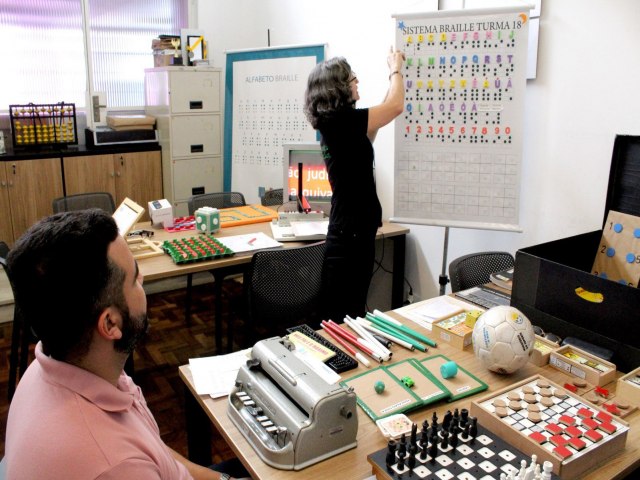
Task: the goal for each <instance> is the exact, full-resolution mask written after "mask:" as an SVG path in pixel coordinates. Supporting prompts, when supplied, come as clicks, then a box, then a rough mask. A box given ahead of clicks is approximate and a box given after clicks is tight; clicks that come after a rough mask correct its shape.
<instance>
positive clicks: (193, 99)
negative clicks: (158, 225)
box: [145, 67, 222, 216]
mask: <svg viewBox="0 0 640 480" xmlns="http://www.w3.org/2000/svg"><path fill="white" fill-rule="evenodd" d="M220 95H221V71H220V69H219V68H211V67H159V68H149V69H146V70H145V101H146V109H145V110H146V113H147V114H148V115H153V116H154V117H156V120H157V129H158V136H159V140H160V145H161V146H162V177H163V184H164V193H165V196H166V198H167V199H168V200H169V201H170V202H171V203H172V204H173V206H174V213H175V215H176V216H184V215H187V214H188V210H187V200H188V199H189V197H190V196H191V195H196V194H199V193H210V192H218V191H221V190H222V112H221V108H220Z"/></svg>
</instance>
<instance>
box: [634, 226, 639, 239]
mask: <svg viewBox="0 0 640 480" xmlns="http://www.w3.org/2000/svg"><path fill="white" fill-rule="evenodd" d="M633 236H634V237H636V238H640V228H636V229H635V230H634V231H633Z"/></svg>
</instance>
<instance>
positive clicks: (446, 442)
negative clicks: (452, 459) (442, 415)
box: [440, 430, 449, 450]
mask: <svg viewBox="0 0 640 480" xmlns="http://www.w3.org/2000/svg"><path fill="white" fill-rule="evenodd" d="M448 446H449V432H448V431H446V430H443V431H442V442H441V443H440V448H442V450H446V448H447V447H448Z"/></svg>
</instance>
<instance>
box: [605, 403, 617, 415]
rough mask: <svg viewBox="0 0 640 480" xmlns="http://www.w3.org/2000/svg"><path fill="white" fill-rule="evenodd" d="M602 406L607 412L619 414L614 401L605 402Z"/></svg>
mask: <svg viewBox="0 0 640 480" xmlns="http://www.w3.org/2000/svg"><path fill="white" fill-rule="evenodd" d="M603 407H604V408H606V409H607V412H609V413H613V414H614V415H620V410H618V407H617V406H616V405H615V404H614V403H605V404H604V405H603Z"/></svg>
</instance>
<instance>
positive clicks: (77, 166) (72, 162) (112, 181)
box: [63, 151, 163, 220]
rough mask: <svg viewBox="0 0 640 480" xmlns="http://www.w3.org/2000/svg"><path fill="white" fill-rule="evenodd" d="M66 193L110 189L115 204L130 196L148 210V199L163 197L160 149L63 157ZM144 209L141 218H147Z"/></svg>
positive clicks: (106, 190) (72, 193) (107, 190)
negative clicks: (143, 214)
mask: <svg viewBox="0 0 640 480" xmlns="http://www.w3.org/2000/svg"><path fill="white" fill-rule="evenodd" d="M63 165H64V177H65V187H66V192H67V195H74V194H77V193H85V192H109V193H110V194H111V195H112V196H113V199H114V201H115V203H116V206H118V205H119V204H120V202H122V200H124V198H125V197H129V198H130V199H131V200H133V201H134V202H136V203H138V204H140V205H141V206H142V207H143V208H144V209H145V210H147V203H148V202H150V201H152V200H157V199H159V198H163V194H162V163H161V158H160V152H159V151H153V152H131V153H116V154H102V155H83V156H78V157H64V158H63ZM148 219H149V216H148V214H147V213H146V212H145V216H144V217H143V218H142V220H148Z"/></svg>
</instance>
